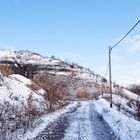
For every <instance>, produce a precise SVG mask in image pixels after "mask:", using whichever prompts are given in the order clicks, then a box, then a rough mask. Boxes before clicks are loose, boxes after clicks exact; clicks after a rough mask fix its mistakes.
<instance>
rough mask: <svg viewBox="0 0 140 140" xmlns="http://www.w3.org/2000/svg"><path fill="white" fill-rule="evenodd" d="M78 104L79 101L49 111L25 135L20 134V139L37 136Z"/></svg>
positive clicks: (26, 139)
mask: <svg viewBox="0 0 140 140" xmlns="http://www.w3.org/2000/svg"><path fill="white" fill-rule="evenodd" d="M77 106H78V102H74V103H71V104H69V105H68V106H66V107H64V108H62V109H59V110H57V111H55V112H52V113H48V114H46V115H44V116H42V117H41V118H39V119H38V120H36V121H35V123H34V128H33V129H30V130H29V131H28V132H27V133H25V135H24V136H19V138H18V140H28V139H33V138H35V137H36V136H37V135H38V134H39V133H40V132H42V131H43V130H44V129H45V128H46V127H47V126H49V125H50V124H51V123H54V122H55V121H57V120H59V118H60V117H62V116H64V115H65V114H66V113H68V112H70V111H71V110H73V109H75V108H76V107H77Z"/></svg>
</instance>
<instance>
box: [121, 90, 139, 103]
mask: <svg viewBox="0 0 140 140" xmlns="http://www.w3.org/2000/svg"><path fill="white" fill-rule="evenodd" d="M123 93H124V94H125V96H126V97H128V98H130V99H133V100H135V101H137V100H139V101H140V96H139V95H137V94H135V93H133V92H130V91H128V90H126V89H123Z"/></svg>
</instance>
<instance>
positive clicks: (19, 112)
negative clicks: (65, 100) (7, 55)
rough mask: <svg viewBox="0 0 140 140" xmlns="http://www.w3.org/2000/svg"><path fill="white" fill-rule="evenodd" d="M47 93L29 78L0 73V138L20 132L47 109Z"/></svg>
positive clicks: (9, 139) (9, 138)
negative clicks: (6, 75)
mask: <svg viewBox="0 0 140 140" xmlns="http://www.w3.org/2000/svg"><path fill="white" fill-rule="evenodd" d="M46 94H47V93H46V92H45V91H44V90H43V89H42V88H40V87H39V86H37V85H35V83H33V82H32V81H31V80H29V79H27V78H25V77H23V76H21V75H17V74H13V75H9V76H8V77H5V76H3V75H1V74H0V120H1V122H0V130H1V131H0V132H1V133H0V138H1V139H6V140H11V139H12V137H13V136H14V134H15V133H16V132H17V131H20V132H22V133H24V132H26V129H27V128H29V127H30V126H31V124H32V123H33V120H34V119H35V118H37V117H38V116H40V115H42V114H45V113H47V112H48V110H49V106H50V102H49V101H48V100H47V98H45V95H46Z"/></svg>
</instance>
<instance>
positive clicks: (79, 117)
mask: <svg viewBox="0 0 140 140" xmlns="http://www.w3.org/2000/svg"><path fill="white" fill-rule="evenodd" d="M89 107H90V106H89V102H81V107H80V108H78V110H77V111H76V112H74V114H73V117H72V118H71V120H70V121H71V123H70V126H69V127H68V128H67V129H66V134H65V137H64V138H63V140H79V139H81V140H92V139H93V132H92V125H91V121H90V120H89V118H90V116H89V112H90V109H89ZM94 139H95V138H94Z"/></svg>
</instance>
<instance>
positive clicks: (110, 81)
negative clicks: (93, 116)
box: [109, 46, 112, 108]
mask: <svg viewBox="0 0 140 140" xmlns="http://www.w3.org/2000/svg"><path fill="white" fill-rule="evenodd" d="M111 50H112V48H111V47H110V46H109V83H110V107H111V108H112V78H111Z"/></svg>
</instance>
